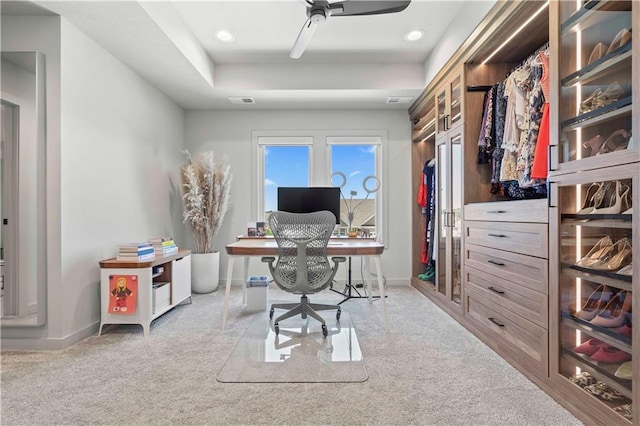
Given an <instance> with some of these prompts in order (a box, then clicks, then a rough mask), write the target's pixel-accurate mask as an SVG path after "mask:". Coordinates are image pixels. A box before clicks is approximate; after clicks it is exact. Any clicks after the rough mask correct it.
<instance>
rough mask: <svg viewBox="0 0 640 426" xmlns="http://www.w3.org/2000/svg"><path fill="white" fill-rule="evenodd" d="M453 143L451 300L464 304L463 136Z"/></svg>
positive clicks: (455, 139) (451, 141)
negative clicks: (462, 290) (462, 291)
mask: <svg viewBox="0 0 640 426" xmlns="http://www.w3.org/2000/svg"><path fill="white" fill-rule="evenodd" d="M450 143H451V220H450V226H451V228H450V229H451V240H452V241H451V252H452V253H451V260H452V261H451V289H452V290H451V300H452V301H453V302H454V303H457V304H458V305H460V304H461V303H462V293H461V289H462V262H463V259H462V206H463V204H464V203H463V197H462V134H461V133H457V134H456V135H454V136H452V137H451V138H450Z"/></svg>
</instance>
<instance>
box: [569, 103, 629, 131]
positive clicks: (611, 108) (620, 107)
mask: <svg viewBox="0 0 640 426" xmlns="http://www.w3.org/2000/svg"><path fill="white" fill-rule="evenodd" d="M631 109H632V105H631V96H628V97H626V98H623V99H620V100H619V101H616V102H613V103H611V104H609V105H605V106H603V107H601V108H598V109H596V110H593V111H590V112H587V113H586V114H581V115H579V116H577V117H574V118H571V119H569V120H565V121H563V122H562V125H561V126H562V130H563V131H565V132H566V131H570V130H575V129H579V128H581V127H587V126H591V125H593V124H597V123H601V122H603V121H607V120H611V119H612V118H615V117H619V116H622V115H624V114H627V113H631Z"/></svg>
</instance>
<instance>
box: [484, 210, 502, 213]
mask: <svg viewBox="0 0 640 426" xmlns="http://www.w3.org/2000/svg"><path fill="white" fill-rule="evenodd" d="M506 212H507V211H506V210H488V211H487V213H506Z"/></svg>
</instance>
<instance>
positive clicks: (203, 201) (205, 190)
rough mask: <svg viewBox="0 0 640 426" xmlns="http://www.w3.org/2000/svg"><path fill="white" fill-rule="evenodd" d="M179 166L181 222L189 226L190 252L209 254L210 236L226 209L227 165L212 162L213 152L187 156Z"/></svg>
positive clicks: (229, 177) (229, 176) (211, 251)
mask: <svg viewBox="0 0 640 426" xmlns="http://www.w3.org/2000/svg"><path fill="white" fill-rule="evenodd" d="M185 154H186V156H187V161H186V162H185V163H184V164H183V165H182V168H181V179H182V199H183V203H184V221H185V222H188V223H189V225H191V231H192V233H193V240H194V242H195V248H194V253H213V239H214V237H215V235H216V232H218V229H219V228H220V225H221V224H222V219H224V215H225V213H226V212H227V209H228V208H229V195H230V190H231V173H230V171H229V169H230V166H229V164H226V163H221V162H218V161H216V159H215V156H214V154H213V151H205V152H201V153H199V154H196V155H194V156H191V154H190V153H189V151H185Z"/></svg>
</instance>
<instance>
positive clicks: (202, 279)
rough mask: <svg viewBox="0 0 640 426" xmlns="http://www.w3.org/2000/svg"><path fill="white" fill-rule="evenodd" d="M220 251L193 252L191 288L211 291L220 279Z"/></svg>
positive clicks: (215, 288) (198, 291)
mask: <svg viewBox="0 0 640 426" xmlns="http://www.w3.org/2000/svg"><path fill="white" fill-rule="evenodd" d="M219 275H220V252H219V251H216V252H213V253H192V254H191V290H192V291H193V292H194V293H200V294H202V293H211V292H212V291H216V290H217V289H218V283H219V281H220V276H219Z"/></svg>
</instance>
